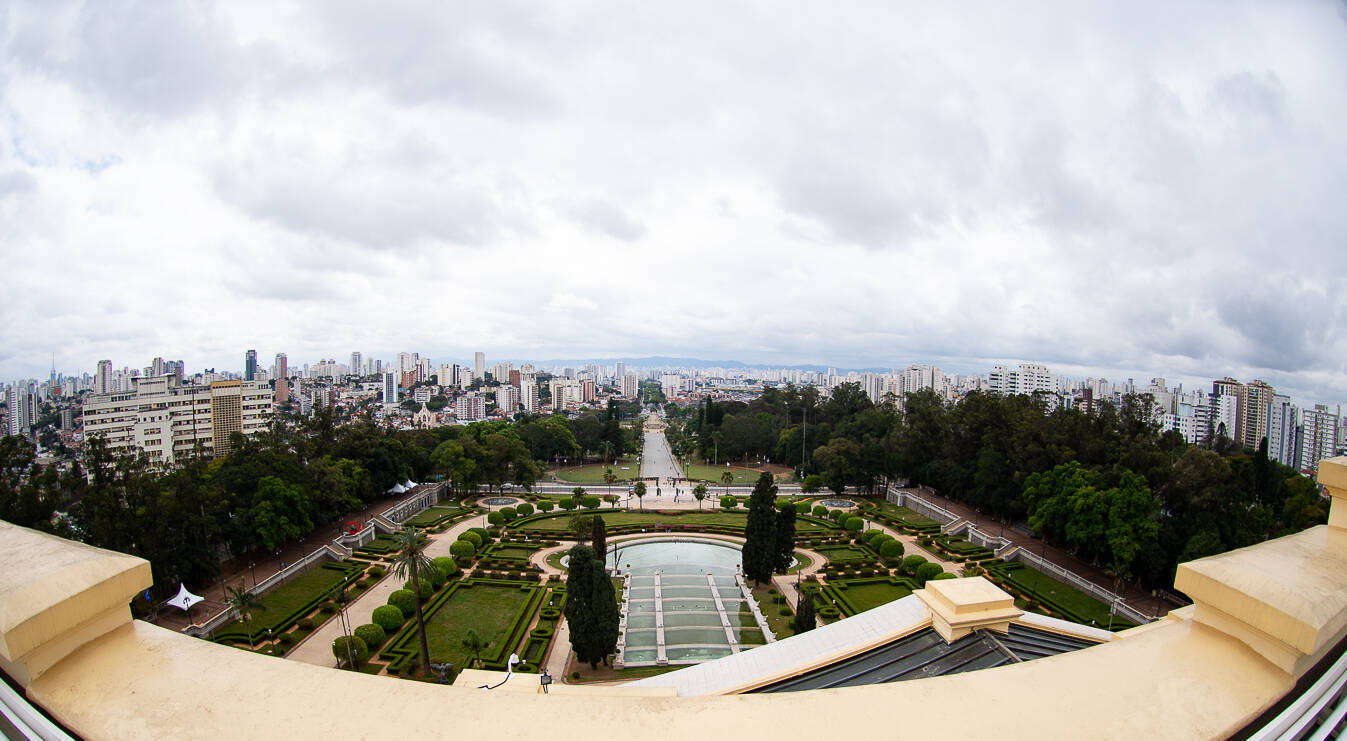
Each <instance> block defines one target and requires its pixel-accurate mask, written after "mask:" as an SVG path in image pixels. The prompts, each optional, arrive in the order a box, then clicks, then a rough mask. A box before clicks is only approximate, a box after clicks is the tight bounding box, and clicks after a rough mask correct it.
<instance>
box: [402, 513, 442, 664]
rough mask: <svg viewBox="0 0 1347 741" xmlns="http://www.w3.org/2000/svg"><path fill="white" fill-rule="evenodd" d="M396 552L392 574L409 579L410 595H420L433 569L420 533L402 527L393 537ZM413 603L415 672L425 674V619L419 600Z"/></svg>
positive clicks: (423, 538)
mask: <svg viewBox="0 0 1347 741" xmlns="http://www.w3.org/2000/svg"><path fill="white" fill-rule="evenodd" d="M395 540H396V541H397V547H398V552H397V554H396V555H395V556H394V557H393V573H394V575H396V576H397V578H399V579H405V578H410V579H411V582H412V594H420V593H421V579H422V577H425V578H427V579H429V578H430V572H431V571H432V570H433V569H434V568H435V564H434V563H432V562H431V560H430V557H429V556H427V555H426V550H425V549H426V539H425V537H423V536H422V535H421V531H419V530H417V529H416V528H414V527H412V526H410V525H408V526H406V527H404V528H403V529H402V530H401V531H399V532H398V534H397V535H396V536H395ZM413 602H414V603H415V613H414V614H415V615H416V635H417V638H418V639H419V640H420V648H421V665H420V666H419V667H418V668H417V672H418V673H420V674H425V673H426V672H427V671H429V669H430V648H429V646H428V645H427V644H426V619H425V616H424V615H422V614H421V600H419V599H418V600H413Z"/></svg>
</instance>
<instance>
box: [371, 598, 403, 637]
mask: <svg viewBox="0 0 1347 741" xmlns="http://www.w3.org/2000/svg"><path fill="white" fill-rule="evenodd" d="M406 619H407V616H406V615H404V614H402V608H400V607H398V606H397V605H381V606H379V607H376V608H374V614H373V615H371V616H370V620H373V621H374V624H375V625H377V626H379V627H380V628H383V629H384V630H386V631H388V632H389V633H391V632H393V631H395V630H397V629H398V628H401V627H402V623H403V621H405V620H406Z"/></svg>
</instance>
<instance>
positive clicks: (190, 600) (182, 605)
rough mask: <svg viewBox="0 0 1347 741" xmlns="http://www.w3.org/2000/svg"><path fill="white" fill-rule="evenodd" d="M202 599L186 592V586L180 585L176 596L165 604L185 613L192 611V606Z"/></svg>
mask: <svg viewBox="0 0 1347 741" xmlns="http://www.w3.org/2000/svg"><path fill="white" fill-rule="evenodd" d="M202 599H204V598H202V597H198V596H196V595H195V594H192V593H191V592H189V591H187V585H186V584H182V585H180V586H179V587H178V594H177V596H176V597H174V598H173V599H171V600H169V601H168V602H167V603H165V604H170V605H173V606H174V607H176V608H178V609H180V610H183V611H186V610H190V609H192V605H195V604H196V603H198V602H200V601H201V600H202Z"/></svg>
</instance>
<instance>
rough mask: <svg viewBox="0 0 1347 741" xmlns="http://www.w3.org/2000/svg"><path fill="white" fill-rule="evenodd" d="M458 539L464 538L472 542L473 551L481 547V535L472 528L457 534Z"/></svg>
mask: <svg viewBox="0 0 1347 741" xmlns="http://www.w3.org/2000/svg"><path fill="white" fill-rule="evenodd" d="M458 539H459V540H466V541H468V542H469V543H472V549H473V552H476V551H477V549H478V548H481V547H482V536H481V535H479V534H477V533H475V532H473V531H472V530H468V531H465V532H464V533H463V534H461V535H459V536H458Z"/></svg>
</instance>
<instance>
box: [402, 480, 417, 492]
mask: <svg viewBox="0 0 1347 741" xmlns="http://www.w3.org/2000/svg"><path fill="white" fill-rule="evenodd" d="M415 488H416V484H413V483H412V480H411V479H407V480H406V481H404V482H402V490H403V491H411V490H412V489H415Z"/></svg>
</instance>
